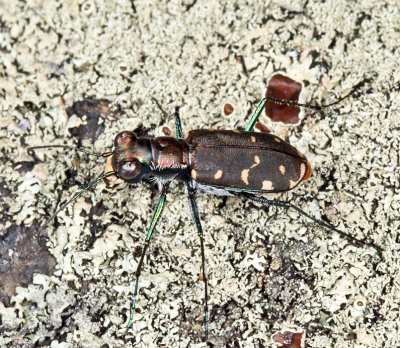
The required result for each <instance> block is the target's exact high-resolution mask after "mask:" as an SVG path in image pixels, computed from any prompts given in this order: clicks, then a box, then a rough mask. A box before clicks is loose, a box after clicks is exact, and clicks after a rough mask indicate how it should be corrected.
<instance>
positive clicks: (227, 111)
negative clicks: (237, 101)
mask: <svg viewBox="0 0 400 348" xmlns="http://www.w3.org/2000/svg"><path fill="white" fill-rule="evenodd" d="M232 112H233V106H232V105H231V104H225V106H224V114H225V115H227V116H228V115H230V114H231V113H232Z"/></svg>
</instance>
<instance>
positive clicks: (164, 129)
mask: <svg viewBox="0 0 400 348" xmlns="http://www.w3.org/2000/svg"><path fill="white" fill-rule="evenodd" d="M162 132H163V133H164V134H165V135H166V136H169V135H171V130H170V129H169V128H168V127H162Z"/></svg>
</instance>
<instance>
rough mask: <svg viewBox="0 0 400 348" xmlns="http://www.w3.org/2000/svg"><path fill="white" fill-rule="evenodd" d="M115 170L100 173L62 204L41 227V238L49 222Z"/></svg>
mask: <svg viewBox="0 0 400 348" xmlns="http://www.w3.org/2000/svg"><path fill="white" fill-rule="evenodd" d="M114 174H115V172H114V171H111V172H107V173H102V174H101V175H99V176H98V177H97V178H95V179H93V180H92V181H90V182H89V183H88V184H87V185H86V186H85V187H84V188H83V189H82V190H80V191H78V192H77V193H75V194H74V195H73V196H72V197H71V198H70V199H69V200H68V201H66V202H65V203H64V204H62V205H61V206H60V207H59V208H58V209H57V210H56V211H55V213H54V214H52V215H51V216H50V217H49V218H48V219H47V220H46V221H45V223H44V224H43V225H42V226H41V227H39V230H38V236H39V240H40V237H41V234H42V232H43V230H44V229H45V228H46V227H47V226H48V225H49V223H50V222H51V221H53V220H54V218H55V217H56V216H57V214H58V213H59V212H60V211H62V210H64V209H65V208H66V207H67V206H69V205H70V204H71V203H72V202H74V201H76V200H77V199H78V198H79V197H80V196H81V195H82V193H84V192H86V191H88V190H89V189H90V188H91V187H93V186H94V185H95V184H96V183H98V182H99V181H100V180H102V179H105V178H107V177H109V176H111V175H114Z"/></svg>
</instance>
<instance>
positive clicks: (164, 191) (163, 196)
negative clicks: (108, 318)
mask: <svg viewBox="0 0 400 348" xmlns="http://www.w3.org/2000/svg"><path fill="white" fill-rule="evenodd" d="M169 184H170V183H169V182H168V183H166V184H164V186H163V187H162V192H161V196H160V199H159V201H158V204H157V208H156V211H155V212H154V215H153V219H152V220H151V223H150V227H149V229H148V231H147V234H146V239H145V241H144V246H143V250H142V254H141V255H140V260H139V264H138V266H137V269H136V283H135V291H134V293H133V299H132V305H131V313H130V317H129V322H128V326H127V328H126V331H125V335H126V333H127V332H128V330H129V328H130V327H131V325H132V321H133V314H134V313H135V305H136V298H137V295H138V292H139V291H138V290H139V277H140V273H141V271H142V265H143V260H144V256H145V254H146V251H147V248H148V246H149V244H150V238H151V235H152V233H153V232H154V230H155V228H156V225H157V222H158V220H159V219H160V216H161V214H162V212H163V210H164V206H165V200H166V196H167V191H168V186H169Z"/></svg>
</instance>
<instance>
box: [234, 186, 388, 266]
mask: <svg viewBox="0 0 400 348" xmlns="http://www.w3.org/2000/svg"><path fill="white" fill-rule="evenodd" d="M238 196H239V197H242V198H245V199H247V200H249V201H251V202H253V203H257V204H261V205H263V206H274V207H279V208H286V209H290V208H292V209H294V210H296V211H297V212H298V213H299V214H301V215H303V216H305V217H306V218H308V219H309V220H311V221H313V222H315V223H317V224H318V225H320V226H322V227H324V228H325V229H327V230H328V231H332V232H336V233H338V234H339V235H340V236H342V237H344V238H346V239H347V240H348V241H350V242H351V243H353V244H354V245H356V246H358V247H359V246H369V247H372V248H374V249H375V250H376V252H377V253H378V255H379V257H380V258H381V259H382V249H381V248H379V247H378V246H377V245H375V244H374V243H373V242H369V241H364V240H360V239H358V238H355V237H353V236H351V235H349V234H347V233H345V232H343V231H340V230H338V229H337V228H336V227H334V226H333V225H331V224H330V223H328V222H325V221H322V220H319V219H316V218H315V217H313V216H311V215H309V214H307V213H306V212H305V211H304V210H302V209H300V208H299V207H297V206H296V205H294V204H292V203H290V202H286V201H279V200H269V199H265V198H263V197H259V196H256V195H254V194H252V193H249V192H240V193H238Z"/></svg>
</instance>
